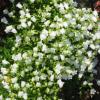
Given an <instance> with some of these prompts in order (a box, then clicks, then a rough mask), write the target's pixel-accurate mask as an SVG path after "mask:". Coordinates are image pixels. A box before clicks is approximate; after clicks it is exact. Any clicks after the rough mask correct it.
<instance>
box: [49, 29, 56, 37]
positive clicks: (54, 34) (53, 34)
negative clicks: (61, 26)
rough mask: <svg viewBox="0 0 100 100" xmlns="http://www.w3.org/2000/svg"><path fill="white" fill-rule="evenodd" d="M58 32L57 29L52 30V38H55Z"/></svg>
mask: <svg viewBox="0 0 100 100" xmlns="http://www.w3.org/2000/svg"><path fill="white" fill-rule="evenodd" d="M56 34H57V33H56V32H55V31H52V32H51V33H50V34H49V35H50V36H51V37H52V38H54V37H55V36H56Z"/></svg>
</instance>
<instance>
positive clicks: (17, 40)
mask: <svg viewBox="0 0 100 100" xmlns="http://www.w3.org/2000/svg"><path fill="white" fill-rule="evenodd" d="M16 42H17V43H20V42H21V37H20V36H19V35H17V36H16Z"/></svg>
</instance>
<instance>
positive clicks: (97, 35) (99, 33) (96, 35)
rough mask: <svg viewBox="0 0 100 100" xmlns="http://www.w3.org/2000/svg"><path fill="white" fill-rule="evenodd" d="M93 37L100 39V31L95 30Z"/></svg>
mask: <svg viewBox="0 0 100 100" xmlns="http://www.w3.org/2000/svg"><path fill="white" fill-rule="evenodd" d="M95 37H96V39H100V31H98V32H96V34H95Z"/></svg>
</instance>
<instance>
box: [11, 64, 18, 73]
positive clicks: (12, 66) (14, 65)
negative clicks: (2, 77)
mask: <svg viewBox="0 0 100 100" xmlns="http://www.w3.org/2000/svg"><path fill="white" fill-rule="evenodd" d="M17 68H18V65H17V64H13V65H11V72H12V73H16V72H17Z"/></svg>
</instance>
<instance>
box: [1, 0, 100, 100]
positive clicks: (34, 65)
mask: <svg viewBox="0 0 100 100" xmlns="http://www.w3.org/2000/svg"><path fill="white" fill-rule="evenodd" d="M10 2H11V7H10V8H9V9H4V10H3V14H4V16H3V17H2V18H1V22H0V23H2V24H3V25H4V26H6V27H5V34H6V37H5V38H4V39H3V40H2V42H1V43H2V44H1V45H0V99H3V100H59V99H60V97H59V96H58V92H59V91H60V89H61V88H62V87H63V85H64V81H62V80H71V79H73V78H74V76H75V75H77V79H75V80H76V81H74V82H75V84H76V83H77V82H78V81H80V80H82V82H81V85H80V88H79V96H80V97H81V95H82V93H83V91H84V90H85V88H88V89H89V93H90V94H91V95H93V94H94V93H95V92H96V91H95V90H94V89H93V87H92V80H93V72H94V71H95V70H93V68H94V66H95V64H96V60H95V56H96V55H97V54H99V53H100V33H99V30H98V29H99V26H98V25H97V18H98V14H97V12H96V11H91V9H86V8H82V9H78V8H77V3H76V2H73V0H22V1H18V0H10ZM74 82H73V84H74ZM97 82H98V85H100V80H97ZM74 100H75V99H74Z"/></svg>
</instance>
